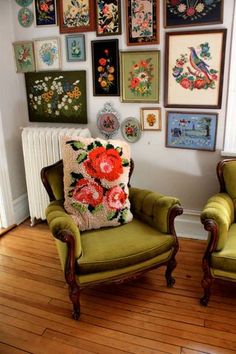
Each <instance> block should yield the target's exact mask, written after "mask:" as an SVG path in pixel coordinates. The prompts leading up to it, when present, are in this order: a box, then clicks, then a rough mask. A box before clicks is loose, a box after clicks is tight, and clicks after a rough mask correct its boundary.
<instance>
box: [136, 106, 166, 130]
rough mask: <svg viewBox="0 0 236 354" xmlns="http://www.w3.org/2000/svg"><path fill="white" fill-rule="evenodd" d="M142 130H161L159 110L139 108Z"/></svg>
mask: <svg viewBox="0 0 236 354" xmlns="http://www.w3.org/2000/svg"><path fill="white" fill-rule="evenodd" d="M140 113H141V127H142V130H161V109H160V108H140Z"/></svg>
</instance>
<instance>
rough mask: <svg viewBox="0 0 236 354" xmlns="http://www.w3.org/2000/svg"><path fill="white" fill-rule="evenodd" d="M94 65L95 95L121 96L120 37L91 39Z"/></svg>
mask: <svg viewBox="0 0 236 354" xmlns="http://www.w3.org/2000/svg"><path fill="white" fill-rule="evenodd" d="M91 49H92V65H93V95H94V96H119V94H120V76H119V42H118V39H106V40H99V41H91Z"/></svg>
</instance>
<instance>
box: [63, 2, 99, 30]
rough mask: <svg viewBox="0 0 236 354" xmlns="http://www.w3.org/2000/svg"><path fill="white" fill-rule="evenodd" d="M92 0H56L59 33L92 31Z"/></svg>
mask: <svg viewBox="0 0 236 354" xmlns="http://www.w3.org/2000/svg"><path fill="white" fill-rule="evenodd" d="M94 17H95V11H94V1H93V0H73V1H71V0H58V19H59V29H60V33H75V32H87V31H94V30H95V26H94V22H95V21H94Z"/></svg>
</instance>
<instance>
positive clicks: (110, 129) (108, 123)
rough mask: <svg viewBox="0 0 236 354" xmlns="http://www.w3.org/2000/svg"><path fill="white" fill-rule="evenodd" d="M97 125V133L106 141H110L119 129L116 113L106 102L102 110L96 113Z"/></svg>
mask: <svg viewBox="0 0 236 354" xmlns="http://www.w3.org/2000/svg"><path fill="white" fill-rule="evenodd" d="M97 125H98V129H99V131H100V132H101V133H102V134H103V135H104V136H105V137H106V139H111V138H112V137H114V136H115V135H116V134H117V133H118V129H119V127H120V122H119V117H118V113H117V112H116V111H115V110H114V109H113V107H112V105H111V104H110V103H108V102H106V103H105V104H104V107H103V109H101V110H100V111H99V112H98V114H97Z"/></svg>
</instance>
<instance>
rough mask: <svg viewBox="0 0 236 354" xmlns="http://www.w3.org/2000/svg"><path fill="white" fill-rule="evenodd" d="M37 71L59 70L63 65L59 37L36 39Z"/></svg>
mask: <svg viewBox="0 0 236 354" xmlns="http://www.w3.org/2000/svg"><path fill="white" fill-rule="evenodd" d="M34 55H35V64H36V71H43V70H46V71H47V70H59V69H60V66H61V53H60V41H59V38H58V37H55V38H42V39H36V40H35V41H34Z"/></svg>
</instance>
